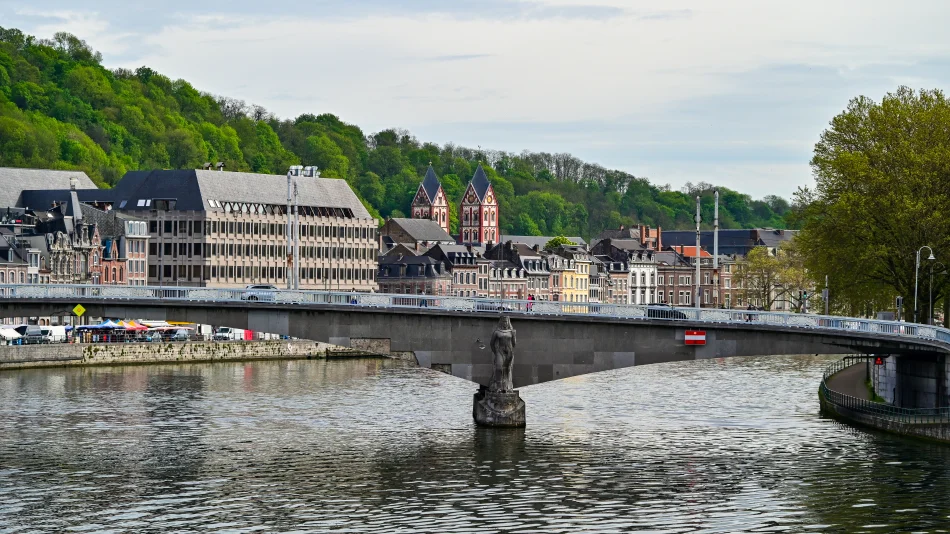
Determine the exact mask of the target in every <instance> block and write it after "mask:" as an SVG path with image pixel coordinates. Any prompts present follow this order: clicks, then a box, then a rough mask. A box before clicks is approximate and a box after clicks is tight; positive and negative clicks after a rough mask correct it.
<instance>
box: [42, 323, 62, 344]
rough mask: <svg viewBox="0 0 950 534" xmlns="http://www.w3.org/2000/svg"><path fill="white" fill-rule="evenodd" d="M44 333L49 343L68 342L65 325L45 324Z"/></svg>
mask: <svg viewBox="0 0 950 534" xmlns="http://www.w3.org/2000/svg"><path fill="white" fill-rule="evenodd" d="M43 333H44V335H45V336H46V342H47V343H66V341H67V338H66V327H65V326H44V327H43Z"/></svg>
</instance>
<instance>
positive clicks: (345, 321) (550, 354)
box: [0, 299, 947, 387]
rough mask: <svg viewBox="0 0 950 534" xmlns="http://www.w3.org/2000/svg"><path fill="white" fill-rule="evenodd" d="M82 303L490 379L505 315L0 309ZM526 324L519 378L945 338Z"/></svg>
mask: <svg viewBox="0 0 950 534" xmlns="http://www.w3.org/2000/svg"><path fill="white" fill-rule="evenodd" d="M78 303H81V304H82V305H83V306H84V307H85V308H86V309H87V312H86V313H87V314H88V315H91V316H94V317H112V318H145V319H154V320H161V319H165V320H169V321H188V322H195V323H202V324H212V325H216V326H231V327H234V328H245V329H250V330H254V331H261V332H270V333H274V334H284V335H290V336H294V337H299V338H303V339H310V340H314V341H323V342H327V343H332V344H336V345H341V346H345V347H353V348H360V349H364V350H368V351H371V352H377V353H381V354H393V353H403V354H405V353H411V354H412V355H413V356H414V357H415V359H416V360H417V361H418V362H419V364H420V365H421V366H423V367H430V368H434V369H438V370H441V371H445V372H448V373H451V374H452V375H454V376H457V377H459V378H464V379H467V380H471V381H473V382H477V383H479V384H487V383H488V381H489V379H490V377H491V372H492V363H491V361H492V356H491V349H490V348H489V347H488V345H489V340H490V339H491V334H492V331H493V330H494V328H495V325H496V323H497V321H498V316H497V315H491V314H481V313H479V314H473V313H466V312H447V311H445V310H427V309H424V308H422V309H405V310H392V309H385V310H384V309H373V308H364V307H359V308H357V307H352V308H351V307H347V306H346V305H342V306H332V305H320V306H301V305H279V304H260V303H255V305H250V306H249V305H247V304H244V303H224V304H222V303H202V302H173V303H169V304H168V305H165V306H156V305H155V304H154V303H142V304H136V303H135V302H121V303H115V304H111V303H103V302H102V301H94V300H93V301H88V302H86V301H81V302H73V303H69V304H68V305H64V304H63V303H62V301H57V302H52V301H49V302H46V301H43V300H40V299H29V300H24V301H7V302H0V317H44V316H68V315H72V313H71V311H70V310H71V308H72V307H73V306H74V305H75V304H78ZM511 317H512V318H511V322H512V325H513V326H514V328H515V329H516V331H517V346H516V347H515V365H514V372H513V376H514V385H515V387H522V386H526V385H531V384H538V383H542V382H548V381H551V380H558V379H561V378H568V377H571V376H578V375H583V374H588V373H594V372H598V371H606V370H610V369H619V368H623V367H630V366H634V365H645V364H651V363H662V362H673V361H683V360H696V359H707V358H719V357H728V356H755V355H776V354H845V353H855V352H863V353H868V354H881V353H884V354H916V355H924V356H926V355H934V356H937V355H940V354H944V353H946V352H947V347H945V346H944V345H943V344H942V343H939V342H937V341H933V342H929V341H926V340H920V339H905V338H900V337H898V336H887V335H884V334H869V333H864V332H853V333H852V332H847V331H842V332H840V333H836V332H827V331H822V332H820V331H815V330H809V329H803V328H794V327H783V326H776V325H767V324H756V323H742V324H729V323H725V324H719V325H715V326H712V325H710V324H709V323H694V322H690V321H680V320H675V321H669V320H622V319H611V318H604V317H573V316H527V315H518V314H515V315H512V316H511ZM686 330H705V331H706V340H707V342H706V343H707V344H706V345H705V346H691V345H686V344H685V342H684V333H685V331H686Z"/></svg>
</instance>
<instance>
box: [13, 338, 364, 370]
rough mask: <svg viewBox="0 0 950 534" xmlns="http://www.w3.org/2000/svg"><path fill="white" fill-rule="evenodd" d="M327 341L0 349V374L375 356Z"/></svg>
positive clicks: (94, 344)
mask: <svg viewBox="0 0 950 534" xmlns="http://www.w3.org/2000/svg"><path fill="white" fill-rule="evenodd" d="M378 355H379V353H374V352H371V351H366V350H354V349H349V348H344V347H339V346H337V345H330V344H328V343H320V342H316V341H302V340H292V341H290V340H282V341H225V342H210V341H209V342H180V343H108V344H107V343H91V344H85V343H72V344H67V343H61V344H51V345H24V346H0V370H2V369H24V368H30V367H61V366H74V365H113V364H120V365H122V364H145V363H168V362H214V361H223V360H272V359H273V360H284V359H304V358H326V357H366V356H378Z"/></svg>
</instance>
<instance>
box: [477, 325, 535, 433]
mask: <svg viewBox="0 0 950 534" xmlns="http://www.w3.org/2000/svg"><path fill="white" fill-rule="evenodd" d="M515 343H516V338H515V329H514V328H512V326H511V320H510V319H509V318H508V317H507V316H502V317H501V319H499V320H498V326H496V327H495V331H494V332H492V336H491V343H490V345H491V350H492V354H493V356H492V358H493V359H492V364H493V369H492V377H491V381H490V382H489V383H488V386H484V385H483V386H480V387H479V389H478V393H476V394H475V399H474V406H473V407H472V417H474V418H475V422H476V423H477V424H479V425H482V426H496V427H523V426H525V411H524V401H523V400H521V397H520V396H519V395H518V391H517V390H516V389H514V387H513V384H512V380H511V370H512V366H513V364H514V361H515Z"/></svg>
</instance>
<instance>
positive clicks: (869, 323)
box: [0, 284, 950, 343]
mask: <svg viewBox="0 0 950 534" xmlns="http://www.w3.org/2000/svg"><path fill="white" fill-rule="evenodd" d="M29 298H40V299H53V300H63V301H66V302H74V301H75V302H78V301H89V300H103V301H146V302H147V301H156V302H167V301H187V302H242V303H245V304H247V305H255V304H259V303H282V304H332V305H347V306H357V307H366V308H392V309H399V308H427V309H441V310H451V311H462V312H472V313H499V312H505V313H512V314H524V315H554V316H597V317H609V318H617V319H630V320H637V319H662V320H669V321H678V320H683V321H691V322H700V323H708V324H717V323H728V324H741V323H746V324H761V325H775V326H782V327H792V328H803V329H814V330H825V331H829V330H833V331H849V332H863V333H869V334H885V335H889V336H897V337H905V338H916V339H921V338H922V339H930V340H937V341H941V342H944V343H950V330H948V329H945V328H942V327H936V326H928V325H919V324H913V323H903V322H896V321H878V320H874V319H860V318H852V317H835V316H823V315H810V314H799V313H787V312H775V311H757V310H735V309H718V308H677V307H671V306H667V305H660V304H656V305H643V304H599V303H592V302H564V301H550V300H510V299H499V298H475V297H454V296H432V295H402V294H386V293H360V292H341V291H308V290H299V291H298V290H276V291H269V290H255V289H240V288H235V289H229V288H203V287H155V286H118V285H116V286H110V285H99V286H94V285H60V284H50V285H41V284H26V285H19V284H12V285H0V301H2V300H5V299H29Z"/></svg>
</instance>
